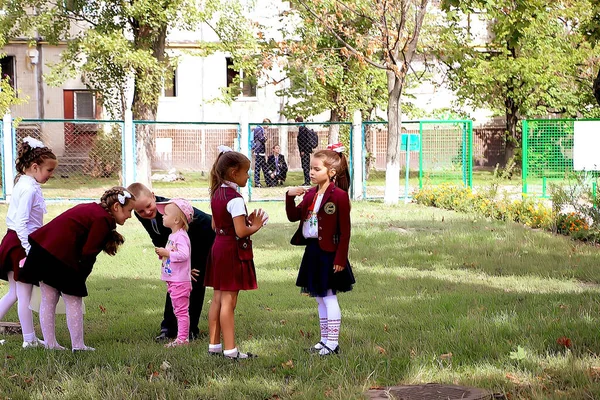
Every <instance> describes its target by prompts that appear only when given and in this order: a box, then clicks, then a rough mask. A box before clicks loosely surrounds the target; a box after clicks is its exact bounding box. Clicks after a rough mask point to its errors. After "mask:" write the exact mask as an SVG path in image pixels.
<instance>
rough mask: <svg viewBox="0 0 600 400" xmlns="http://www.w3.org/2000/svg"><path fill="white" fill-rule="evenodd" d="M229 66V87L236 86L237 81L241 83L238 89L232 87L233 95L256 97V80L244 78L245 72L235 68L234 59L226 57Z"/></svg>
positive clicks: (248, 77)
mask: <svg viewBox="0 0 600 400" xmlns="http://www.w3.org/2000/svg"><path fill="white" fill-rule="evenodd" d="M225 61H226V66H227V71H226V73H227V86H228V87H231V86H232V85H236V80H237V81H238V82H239V85H240V86H239V88H238V87H232V93H233V94H234V95H235V96H240V97H256V83H257V82H256V78H255V77H250V76H244V70H239V71H238V70H237V69H235V68H234V66H233V58H231V57H226V58H225Z"/></svg>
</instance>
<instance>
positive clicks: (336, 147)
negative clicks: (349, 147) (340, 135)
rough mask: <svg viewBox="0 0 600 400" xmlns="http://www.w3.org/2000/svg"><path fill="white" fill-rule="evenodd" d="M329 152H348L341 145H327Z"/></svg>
mask: <svg viewBox="0 0 600 400" xmlns="http://www.w3.org/2000/svg"><path fill="white" fill-rule="evenodd" d="M327 150H333V151H335V152H336V153H342V152H344V150H346V148H345V147H344V145H343V144H341V143H334V144H329V145H327Z"/></svg>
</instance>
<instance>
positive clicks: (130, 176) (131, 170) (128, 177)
mask: <svg viewBox="0 0 600 400" xmlns="http://www.w3.org/2000/svg"><path fill="white" fill-rule="evenodd" d="M123 135H124V147H125V148H124V151H125V154H124V157H125V158H124V160H125V171H124V174H123V186H125V187H127V186H129V185H131V184H132V183H134V182H135V165H136V160H135V159H136V157H135V150H136V145H135V140H134V137H135V128H134V126H133V112H131V110H125V120H124V128H123Z"/></svg>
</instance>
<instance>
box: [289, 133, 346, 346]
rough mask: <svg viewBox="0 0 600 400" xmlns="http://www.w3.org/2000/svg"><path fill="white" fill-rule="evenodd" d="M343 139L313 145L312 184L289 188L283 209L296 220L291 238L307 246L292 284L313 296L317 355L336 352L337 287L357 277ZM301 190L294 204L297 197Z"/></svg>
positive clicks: (339, 315)
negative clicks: (320, 146) (315, 147)
mask: <svg viewBox="0 0 600 400" xmlns="http://www.w3.org/2000/svg"><path fill="white" fill-rule="evenodd" d="M343 150H344V148H343V147H342V145H341V144H335V145H330V146H328V149H327V150H321V151H317V152H316V153H315V154H314V155H313V158H312V159H311V161H310V179H311V181H312V182H313V183H316V184H317V186H315V187H313V188H311V189H308V190H306V189H304V188H302V187H297V188H290V189H289V190H288V191H287V195H286V196H285V210H286V213H287V217H288V220H290V222H295V221H300V225H299V227H298V230H297V231H296V233H295V234H294V237H293V238H292V241H291V243H292V244H293V245H297V246H306V250H305V251H304V256H303V257H302V264H301V265H300V271H299V272H298V279H297V280H296V286H299V287H301V288H302V291H303V292H304V293H308V294H310V295H311V296H313V297H315V298H316V299H317V304H318V311H319V321H320V328H321V340H320V341H319V343H317V344H316V345H315V346H314V347H312V348H311V349H310V351H311V352H315V353H319V355H321V356H328V355H331V354H338V353H339V352H340V346H339V344H338V337H339V334H340V325H341V322H342V313H341V310H340V306H339V303H338V299H337V295H336V293H337V292H347V291H349V290H352V285H353V284H354V283H355V280H354V275H353V273H352V268H351V267H350V263H349V262H348V248H349V246H350V199H349V197H348V188H349V184H350V174H349V172H348V161H347V160H346V157H345V156H344V153H343ZM301 195H304V198H303V199H302V201H301V202H300V204H298V205H296V203H295V201H294V200H295V197H296V196H301Z"/></svg>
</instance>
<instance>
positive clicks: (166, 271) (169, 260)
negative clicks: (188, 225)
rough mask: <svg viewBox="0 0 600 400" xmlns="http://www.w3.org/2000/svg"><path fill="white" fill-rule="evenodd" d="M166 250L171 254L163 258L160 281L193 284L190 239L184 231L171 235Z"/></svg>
mask: <svg viewBox="0 0 600 400" xmlns="http://www.w3.org/2000/svg"><path fill="white" fill-rule="evenodd" d="M165 249H167V250H169V251H170V252H171V254H170V256H169V257H163V263H162V268H161V271H162V272H161V275H160V279H162V280H163V281H166V282H191V281H192V278H191V273H192V267H191V265H192V264H191V259H190V254H191V245H190V237H189V236H188V234H187V232H186V231H185V230H183V229H180V230H178V231H177V232H175V233H171V234H170V235H169V240H168V241H167V245H166V246H165Z"/></svg>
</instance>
